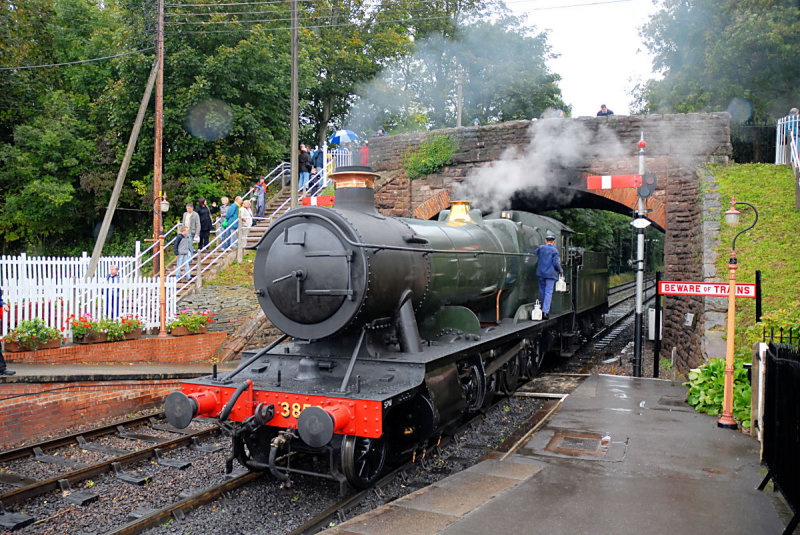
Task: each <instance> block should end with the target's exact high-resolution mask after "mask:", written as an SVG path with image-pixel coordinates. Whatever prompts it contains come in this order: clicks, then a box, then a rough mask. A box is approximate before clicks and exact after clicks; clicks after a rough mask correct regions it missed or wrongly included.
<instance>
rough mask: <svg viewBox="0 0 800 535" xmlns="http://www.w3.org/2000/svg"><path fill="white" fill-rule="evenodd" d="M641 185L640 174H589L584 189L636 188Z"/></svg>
mask: <svg viewBox="0 0 800 535" xmlns="http://www.w3.org/2000/svg"><path fill="white" fill-rule="evenodd" d="M641 185H642V175H589V176H587V177H586V189H588V190H594V189H617V188H638V187H640V186H641Z"/></svg>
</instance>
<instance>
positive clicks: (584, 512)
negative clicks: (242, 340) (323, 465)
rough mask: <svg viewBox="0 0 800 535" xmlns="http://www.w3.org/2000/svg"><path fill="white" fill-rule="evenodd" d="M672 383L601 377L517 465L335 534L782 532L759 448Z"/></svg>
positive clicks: (461, 478) (782, 509)
mask: <svg viewBox="0 0 800 535" xmlns="http://www.w3.org/2000/svg"><path fill="white" fill-rule="evenodd" d="M685 393H686V389H685V387H683V386H680V385H672V384H671V383H670V382H669V381H659V380H654V379H642V378H632V377H622V376H609V375H599V376H593V377H590V378H588V379H587V380H586V381H585V382H584V383H583V384H582V385H581V386H579V387H578V388H577V389H576V390H575V391H574V392H573V394H572V395H570V396H569V397H568V398H567V399H566V400H565V401H564V404H563V407H562V408H561V410H560V411H559V412H558V413H557V414H556V415H555V416H554V417H553V418H552V419H551V420H550V421H549V422H548V423H547V424H546V425H545V426H544V427H543V428H542V429H540V430H539V431H538V432H537V433H535V434H534V435H533V436H532V437H531V438H530V439H529V440H528V441H527V443H525V444H524V445H523V447H522V448H520V449H519V450H518V451H517V452H516V453H515V454H514V455H511V456H509V457H507V458H506V459H504V460H497V459H489V460H485V461H483V462H481V463H479V464H477V465H475V466H473V467H471V468H470V469H468V470H466V471H464V472H461V473H459V474H455V475H453V476H450V477H448V478H446V479H444V480H442V481H440V482H437V483H436V484H434V485H431V486H429V487H426V488H424V489H420V490H419V491H417V492H415V493H413V494H410V495H408V496H405V497H403V498H401V499H399V500H396V501H394V502H392V503H390V504H387V505H385V506H383V507H381V508H379V509H376V510H374V511H372V512H370V513H367V514H365V515H362V516H359V517H356V518H354V519H351V520H349V521H347V522H345V523H343V524H341V525H339V526H337V527H335V528H332V529H329V530H327V531H325V532H324V533H326V534H328V535H350V534H360V535H378V534H400V533H408V534H412V533H413V534H417V535H423V534H434V533H442V534H448V535H456V534H458V535H467V534H469V535H486V534H492V533H546V534H560V533H565V534H567V533H568V534H598V535H599V534H609V533H613V534H615V535H619V534H655V535H659V534H665V535H667V534H669V535H673V534H694V533H737V534H738V533H742V534H745V533H746V534H750V535H753V534H774V533H781V532H782V531H783V529H784V526H785V524H786V523H788V520H789V518H790V516H791V513H790V511H789V510H788V508H787V507H786V506H785V504H784V503H783V502H782V501H781V500H780V499H778V496H777V494H775V493H773V492H772V491H771V490H767V491H765V492H759V491H757V490H755V487H756V486H758V484H759V483H760V482H761V480H762V479H763V478H764V476H765V473H766V472H765V470H764V469H762V467H761V466H760V463H759V451H760V444H759V443H758V442H757V441H756V440H754V439H752V438H751V437H749V436H746V435H743V434H741V433H738V432H736V431H730V430H726V429H719V428H718V427H717V425H716V418H714V417H712V416H709V415H706V414H700V413H697V412H695V411H694V409H693V408H691V407H689V406H687V405H686V404H685V403H684V402H683V400H684V398H685Z"/></svg>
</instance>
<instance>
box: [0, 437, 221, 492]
mask: <svg viewBox="0 0 800 535" xmlns="http://www.w3.org/2000/svg"><path fill="white" fill-rule="evenodd" d="M218 431H219V429H218V428H216V427H209V428H208V429H203V430H201V431H196V432H194V433H190V434H188V435H184V436H182V437H178V438H175V439H173V440H169V441H167V442H161V443H159V444H154V445H153V446H149V447H147V448H144V449H141V450H138V451H134V452H131V453H129V454H127V455H121V456H119V457H116V458H114V459H110V460H108V461H103V462H101V463H97V464H93V465H91V466H87V467H84V468H79V469H77V470H74V471H72V472H69V473H68V474H61V475H57V476H54V477H51V478H50V479H46V480H43V481H37V482H36V483H31V484H30V485H26V486H24V487H20V488H18V489H13V490H10V491H8V492H5V493H3V494H0V503H2V504H3V505H4V506H5V505H11V504H16V503H21V502H24V501H26V500H29V499H31V498H35V497H37V496H41V495H42V494H46V493H48V492H51V491H53V490H56V489H58V488H59V484H58V482H59V480H62V479H66V480H68V481H69V482H70V483H77V482H80V481H84V480H86V479H89V478H92V477H97V476H99V475H102V474H104V473H106V472H110V471H112V466H111V465H112V464H114V463H119V464H120V465H126V464H131V463H135V462H139V461H144V460H146V459H149V458H151V457H155V450H156V449H159V450H161V451H169V450H173V449H175V448H180V447H183V446H188V445H190V444H192V442H193V441H194V439H195V438H202V437H205V436H207V435H211V434H214V433H217V432H218Z"/></svg>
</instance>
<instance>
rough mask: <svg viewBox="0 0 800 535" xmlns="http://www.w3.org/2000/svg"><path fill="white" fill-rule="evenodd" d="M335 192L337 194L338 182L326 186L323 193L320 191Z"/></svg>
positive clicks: (331, 193)
mask: <svg viewBox="0 0 800 535" xmlns="http://www.w3.org/2000/svg"><path fill="white" fill-rule="evenodd" d="M335 194H336V184H334V183H333V182H331V183H330V184H328V185H327V186H325V189H324V190H323V191H322V193H320V195H335Z"/></svg>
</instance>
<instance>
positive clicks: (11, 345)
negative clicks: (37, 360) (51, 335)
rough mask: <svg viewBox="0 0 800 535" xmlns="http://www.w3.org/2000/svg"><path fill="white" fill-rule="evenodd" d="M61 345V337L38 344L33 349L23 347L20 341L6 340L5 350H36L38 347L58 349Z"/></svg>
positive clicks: (13, 351)
mask: <svg viewBox="0 0 800 535" xmlns="http://www.w3.org/2000/svg"><path fill="white" fill-rule="evenodd" d="M59 347H61V339H60V338H59V339H58V340H51V341H50V342H47V343H46V344H41V345H38V346H36V347H34V348H31V349H26V348H24V347H22V346H21V345H20V344H19V343H18V342H6V347H5V350H6V351H8V352H9V353H19V352H20V351H36V350H37V349H58V348H59Z"/></svg>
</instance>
